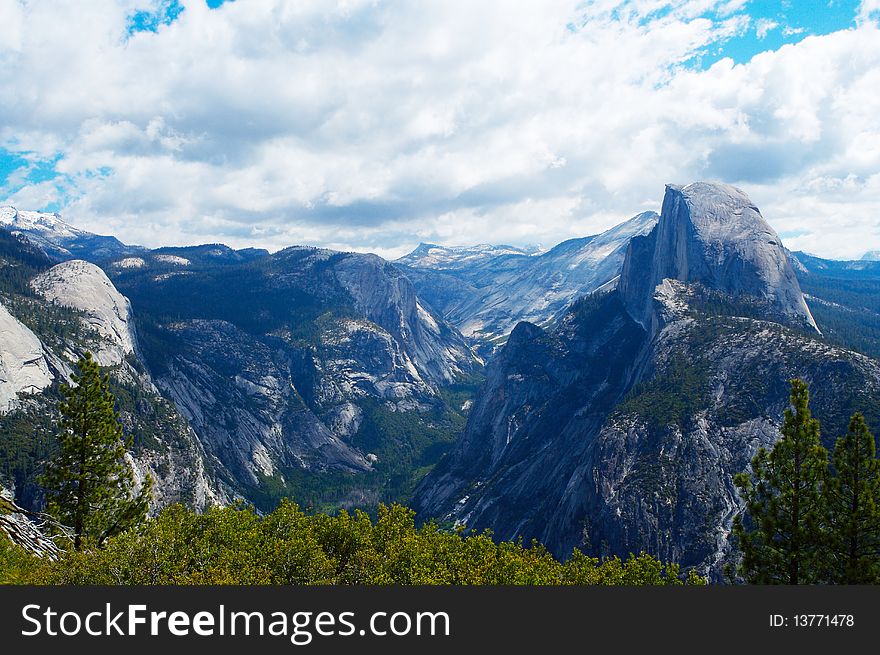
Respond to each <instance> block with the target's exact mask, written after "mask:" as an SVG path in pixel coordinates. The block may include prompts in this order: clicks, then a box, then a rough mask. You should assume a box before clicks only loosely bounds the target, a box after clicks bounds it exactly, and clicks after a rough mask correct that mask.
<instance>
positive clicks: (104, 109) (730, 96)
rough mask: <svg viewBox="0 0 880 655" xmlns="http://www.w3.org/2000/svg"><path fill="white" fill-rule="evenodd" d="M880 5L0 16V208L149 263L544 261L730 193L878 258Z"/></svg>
mask: <svg viewBox="0 0 880 655" xmlns="http://www.w3.org/2000/svg"><path fill="white" fill-rule="evenodd" d="M878 10H880V0H848V1H844V0H832V1H828V0H813V1H805V0H800V1H771V0H751V1H747V0H671V1H669V2H665V1H664V0H589V1H587V2H580V1H577V0H523V1H522V2H517V3H509V2H503V0H486V1H485V2H481V3H472V2H467V1H465V0H447V1H445V2H441V1H440V0H436V1H429V0H425V2H420V3H413V2H405V1H403V0H339V1H338V2H332V1H328V0H301V1H299V2H296V3H290V2H282V1H281V0H276V1H272V0H265V1H261V2H252V1H251V0H237V1H235V2H231V1H228V2H222V1H220V0H209V1H208V2H205V1H204V0H102V1H100V2H95V3H86V4H79V5H76V6H75V7H71V6H69V5H67V4H66V3H61V2H60V0H31V1H30V2H27V3H24V2H20V1H19V0H13V2H10V3H4V4H3V5H2V6H0V24H3V25H4V28H5V34H4V39H3V40H2V41H0V204H13V205H15V206H18V207H20V208H23V209H25V208H26V209H40V210H47V211H60V212H62V213H63V214H64V216H65V217H66V218H67V220H69V221H70V222H72V223H74V224H76V225H78V226H81V227H84V228H85V229H91V230H93V231H97V232H103V233H114V234H117V235H118V236H120V237H121V238H123V239H124V240H127V241H129V242H136V243H144V244H146V245H160V244H163V243H197V242H206V241H225V242H228V243H230V244H231V245H234V246H245V245H259V246H265V247H269V248H273V249H274V248H280V247H284V246H286V245H289V244H291V243H310V244H316V245H324V246H329V247H335V248H341V249H355V250H370V251H375V252H379V253H380V254H383V255H386V256H394V255H397V254H402V253H403V252H405V251H406V250H407V249H409V248H411V247H413V246H414V245H415V244H417V243H418V242H419V241H432V242H439V243H447V244H450V245H452V244H459V243H475V242H487V241H488V242H493V241H494V242H502V241H503V242H509V243H511V242H512V243H519V244H527V243H536V242H537V243H544V244H552V243H555V242H557V241H561V240H563V239H565V238H570V237H573V236H582V235H584V234H590V233H595V232H596V231H599V230H601V229H604V228H607V227H609V226H610V225H613V224H614V223H616V222H619V221H620V220H623V219H625V218H626V217H628V216H630V215H632V214H635V213H637V212H639V211H642V210H644V209H655V208H657V206H658V205H659V203H660V200H661V198H662V194H663V184H665V183H666V182H676V183H686V182H688V181H691V180H694V179H702V178H712V179H722V180H724V181H727V182H730V183H734V184H737V185H738V186H741V187H742V188H743V189H744V190H746V191H747V192H748V193H749V194H750V195H751V196H752V198H753V199H754V200H755V201H756V202H757V203H758V205H759V206H760V207H761V208H762V211H763V213H764V215H765V217H766V218H767V219H768V220H769V221H770V222H771V224H772V225H773V226H774V227H776V229H777V230H778V231H779V232H780V233H781V234H782V235H783V238H784V239H786V244H787V245H789V247H793V248H801V249H805V250H808V251H811V252H816V253H818V254H821V255H825V256H833V257H856V256H858V255H859V254H860V253H861V251H863V250H867V249H869V248H873V249H877V248H880V226H878V224H877V221H876V219H874V217H875V216H878V215H880V159H878V156H880V155H878V154H877V152H878V151H880V127H878V119H877V116H878V111H877V109H878V103H880V99H878V93H877V92H876V91H875V89H876V88H878V86H880V78H878V70H880V45H878V44H880V31H878V26H877V19H878V15H880V14H878Z"/></svg>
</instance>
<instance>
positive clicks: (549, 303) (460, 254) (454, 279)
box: [395, 212, 657, 346]
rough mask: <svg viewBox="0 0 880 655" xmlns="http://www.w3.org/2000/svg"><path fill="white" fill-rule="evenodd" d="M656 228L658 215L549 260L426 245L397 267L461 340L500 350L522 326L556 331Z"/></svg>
mask: <svg viewBox="0 0 880 655" xmlns="http://www.w3.org/2000/svg"><path fill="white" fill-rule="evenodd" d="M656 222H657V214H656V213H654V212H645V213H642V214H639V215H638V216H635V217H633V218H631V219H629V220H628V221H626V222H624V223H621V224H620V225H618V226H616V227H614V228H611V229H610V230H608V231H606V232H603V233H602V234H598V235H596V236H590V237H584V238H581V239H571V240H569V241H564V242H563V243H560V244H559V245H558V246H556V247H554V248H552V249H550V250H549V251H546V252H536V251H522V250H518V249H516V248H511V247H510V246H475V247H470V248H464V247H462V248H443V247H441V246H433V245H429V244H422V245H420V246H419V247H418V248H416V250H414V251H413V252H412V253H410V254H409V255H406V256H405V257H402V258H400V259H398V260H397V261H396V262H395V264H397V265H398V266H399V267H400V269H401V270H402V271H404V273H406V275H407V276H408V277H410V279H412V281H413V284H414V285H415V288H416V291H417V292H418V294H419V296H421V297H422V298H424V299H425V301H426V302H427V303H429V304H430V305H431V306H432V307H434V308H435V309H437V310H438V311H439V312H440V313H442V314H443V316H444V317H445V318H446V319H447V320H448V321H450V322H451V323H452V324H453V325H455V327H457V328H458V329H459V330H461V332H462V334H464V335H465V336H466V337H468V338H470V339H472V340H473V342H474V343H475V344H484V345H489V346H496V345H498V344H500V343H503V341H504V340H505V339H506V338H507V335H508V334H510V332H511V330H513V328H514V327H515V326H516V324H517V323H519V322H520V321H530V322H532V323H536V324H539V325H541V324H546V323H549V322H551V321H553V320H554V319H555V318H556V317H557V316H559V315H560V314H561V313H562V312H563V311H564V310H565V309H566V307H568V305H570V304H571V303H572V302H573V301H574V300H576V299H577V298H579V297H580V296H583V295H586V294H588V293H592V292H593V291H595V290H597V289H600V288H603V287H610V286H613V284H614V283H615V281H616V278H617V276H618V275H619V274H620V267H621V265H622V263H623V256H624V253H625V252H626V247H627V244H628V243H629V240H630V239H631V238H632V237H634V236H638V235H642V234H647V233H648V232H650V231H651V229H652V228H653V227H654V225H655V224H656Z"/></svg>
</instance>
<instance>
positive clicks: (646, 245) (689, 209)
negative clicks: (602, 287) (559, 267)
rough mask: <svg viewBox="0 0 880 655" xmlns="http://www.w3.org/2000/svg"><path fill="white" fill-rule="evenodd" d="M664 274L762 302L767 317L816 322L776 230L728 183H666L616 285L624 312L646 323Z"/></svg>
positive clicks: (803, 323) (800, 324) (812, 325)
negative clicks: (657, 215) (658, 208)
mask: <svg viewBox="0 0 880 655" xmlns="http://www.w3.org/2000/svg"><path fill="white" fill-rule="evenodd" d="M665 279H671V280H679V281H682V282H699V283H701V284H703V285H704V286H706V287H707V288H710V289H713V290H715V291H717V292H720V293H723V294H725V295H727V296H729V297H731V298H740V297H743V296H745V297H748V298H749V299H751V300H752V301H757V302H760V303H762V304H764V305H765V306H766V309H767V314H768V318H773V319H774V320H777V321H779V322H783V323H786V324H790V325H794V326H796V327H809V328H811V329H813V330H816V329H817V328H816V322H815V321H814V320H813V317H812V315H811V314H810V310H809V308H808V307H807V304H806V302H805V301H804V296H803V294H802V293H801V289H800V286H799V285H798V281H797V277H796V276H795V273H794V270H793V269H792V268H791V265H790V263H789V260H788V256H787V254H786V252H785V249H784V248H783V247H782V242H781V241H780V239H779V236H778V235H777V234H776V232H774V231H773V229H772V228H771V227H770V226H769V225H768V224H767V222H766V221H765V220H764V218H763V217H762V216H761V213H760V212H759V211H758V208H757V207H755V205H754V204H753V203H752V201H751V200H750V199H749V198H748V196H746V194H745V193H743V192H742V191H741V190H739V189H737V188H735V187H732V186H729V185H727V184H721V183H719V182H696V183H694V184H689V185H687V186H684V187H682V186H676V185H672V184H670V185H668V186H667V187H666V196H665V197H664V199H663V211H662V215H661V219H660V222H659V223H658V225H657V228H656V229H655V230H652V232H651V233H650V234H649V235H647V236H644V237H638V238H635V239H633V242H632V244H630V246H629V251H628V253H627V257H626V262H625V264H624V267H623V271H622V273H621V277H620V283H619V287H620V292H621V297H622V298H623V302H624V304H625V305H626V308H627V311H628V312H629V313H630V315H631V316H633V318H635V319H636V320H637V321H639V323H641V324H642V325H643V326H644V327H646V328H650V320H651V316H652V313H653V311H654V308H653V306H652V305H653V291H654V289H655V288H656V287H657V285H658V284H660V283H661V282H662V281H663V280H665Z"/></svg>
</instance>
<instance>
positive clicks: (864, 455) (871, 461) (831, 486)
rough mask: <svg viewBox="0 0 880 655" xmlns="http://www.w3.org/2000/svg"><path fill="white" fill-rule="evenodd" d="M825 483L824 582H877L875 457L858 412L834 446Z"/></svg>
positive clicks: (878, 473)
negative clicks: (831, 472)
mask: <svg viewBox="0 0 880 655" xmlns="http://www.w3.org/2000/svg"><path fill="white" fill-rule="evenodd" d="M833 462H834V475H833V476H832V477H831V478H830V480H829V483H828V489H827V494H826V495H827V505H828V525H827V530H828V549H827V556H828V564H829V573H828V577H829V582H836V583H843V584H870V583H876V582H880V460H877V458H876V444H875V443H874V435H872V434H871V432H870V430H868V426H867V425H866V424H865V419H864V417H863V416H862V415H861V414H860V413H856V414H853V416H852V419H851V420H850V422H849V431H848V432H847V435H846V436H845V437H841V438H840V439H838V440H837V444H836V445H835V447H834V455H833Z"/></svg>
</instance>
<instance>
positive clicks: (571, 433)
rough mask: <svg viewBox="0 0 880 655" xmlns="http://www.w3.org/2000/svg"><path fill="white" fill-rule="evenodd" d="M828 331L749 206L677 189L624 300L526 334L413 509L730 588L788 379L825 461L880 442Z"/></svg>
mask: <svg viewBox="0 0 880 655" xmlns="http://www.w3.org/2000/svg"><path fill="white" fill-rule="evenodd" d="M821 329H822V324H821V322H819V324H818V325H817V324H816V321H815V320H814V319H813V317H812V314H811V312H810V310H809V308H808V307H807V305H806V303H805V301H804V298H803V294H802V293H801V290H800V286H799V283H798V280H797V277H796V275H795V272H794V270H793V268H792V266H791V265H790V264H789V260H788V257H787V254H786V252H785V250H784V249H783V247H782V244H781V242H780V240H779V238H778V236H777V235H776V234H775V233H774V232H773V230H772V229H771V228H770V227H769V226H768V225H767V223H766V222H765V221H764V219H763V218H762V217H761V214H760V212H759V211H758V209H757V208H756V207H755V206H754V204H753V203H752V202H751V201H750V200H749V199H748V197H747V196H746V195H745V194H744V193H743V192H742V191H740V190H738V189H735V188H733V187H730V186H727V185H723V184H718V183H695V184H691V185H688V186H684V187H679V186H672V185H670V186H668V187H667V189H666V195H665V197H664V200H663V209H662V213H661V216H660V218H659V221H658V222H657V224H656V226H655V227H654V228H653V229H652V230H650V232H649V233H648V234H646V235H643V236H637V237H635V238H633V239H631V241H630V242H629V244H628V246H627V248H626V254H625V259H624V263H623V267H622V273H621V278H620V281H619V283H618V285H617V288H616V289H614V290H611V291H609V292H600V293H596V294H593V295H591V296H588V297H586V298H584V299H582V300H580V301H578V302H576V303H574V305H572V306H571V307H570V309H569V310H568V311H567V312H566V313H565V314H564V315H563V316H562V317H561V319H560V320H559V321H558V323H557V324H556V325H554V326H552V327H548V328H546V329H545V328H541V327H538V326H536V325H533V324H530V323H526V322H523V323H520V324H519V325H517V327H516V328H515V329H514V331H513V332H512V333H511V335H510V338H509V339H508V342H507V344H506V345H505V346H504V348H503V349H501V350H500V352H499V353H498V355H497V357H496V358H495V359H494V360H493V361H492V362H490V365H489V366H488V369H487V379H486V383H485V385H484V387H483V388H482V389H481V391H480V393H479V395H478V397H477V400H476V401H475V403H474V406H473V408H472V410H471V413H470V415H469V418H468V424H467V427H466V428H465V431H464V433H463V434H462V437H461V439H460V440H459V442H458V443H457V444H456V446H455V448H454V450H453V451H452V452H451V453H450V454H449V455H448V456H447V457H446V458H444V460H442V461H441V462H440V463H439V464H438V465H437V466H436V467H435V468H434V470H433V471H432V472H431V473H430V474H429V475H428V476H427V477H426V478H425V479H424V480H423V481H422V483H421V484H420V485H419V487H418V489H417V490H416V494H415V497H414V504H415V507H416V509H417V510H418V512H419V514H420V515H421V516H423V517H436V518H438V519H440V520H449V521H455V522H457V523H460V524H466V525H467V526H468V527H469V528H472V529H475V530H481V529H484V528H489V529H491V530H493V532H494V534H495V535H496V536H497V537H498V538H501V539H509V538H517V537H522V538H524V539H525V540H527V541H528V540H530V539H532V538H537V539H539V540H540V541H542V542H543V543H545V544H546V545H547V546H548V547H549V548H550V549H551V550H552V551H553V552H554V553H556V554H557V555H559V556H567V555H568V554H570V553H571V549H572V548H574V547H578V548H580V549H582V550H584V551H586V552H588V553H590V554H593V555H603V556H604V555H611V554H619V555H626V554H627V553H629V552H638V551H639V550H646V551H647V552H649V553H652V554H655V555H657V556H660V557H661V558H663V559H671V560H674V561H678V562H680V563H681V564H683V565H685V566H696V567H698V568H699V569H700V570H701V571H703V572H705V573H709V574H710V575H712V576H713V577H714V578H715V579H719V578H720V577H721V571H722V568H723V564H724V563H725V561H727V560H728V558H729V556H730V551H731V545H730V542H729V540H728V534H729V531H730V526H731V521H732V518H733V516H734V515H735V514H736V513H737V512H738V511H739V510H740V508H741V501H740V499H739V496H738V495H737V493H736V490H735V488H734V487H733V484H732V476H733V475H735V474H736V473H738V472H740V471H743V470H745V469H746V467H747V466H748V464H749V461H750V459H751V457H752V456H753V455H754V454H755V452H756V451H757V449H758V447H760V446H770V445H772V443H773V442H774V441H775V440H776V439H777V438H778V427H779V425H780V423H781V418H782V411H783V409H784V408H785V407H786V406H787V397H788V380H789V379H790V378H792V377H795V376H797V377H802V378H804V379H806V380H807V381H808V382H809V383H810V385H811V392H812V406H813V410H814V415H816V416H817V417H818V418H819V419H820V420H821V421H822V426H823V429H824V439H825V442H826V445H829V444H831V443H832V442H833V440H834V438H836V436H837V435H839V434H841V433H842V431H845V429H846V422H847V420H848V417H849V415H850V413H851V412H852V411H854V410H856V409H858V410H860V411H863V412H865V413H866V415H867V416H868V420H869V422H870V423H871V424H872V425H873V426H874V427H878V426H880V415H878V413H877V410H876V408H877V407H878V404H877V403H878V400H880V364H878V362H877V361H876V360H873V359H871V358H869V357H866V356H864V355H861V354H859V353H856V352H853V351H850V350H846V349H843V348H840V347H838V346H835V345H832V344H830V343H828V342H827V341H826V340H825V339H824V338H823V337H822V335H821V334H820V330H821Z"/></svg>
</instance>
